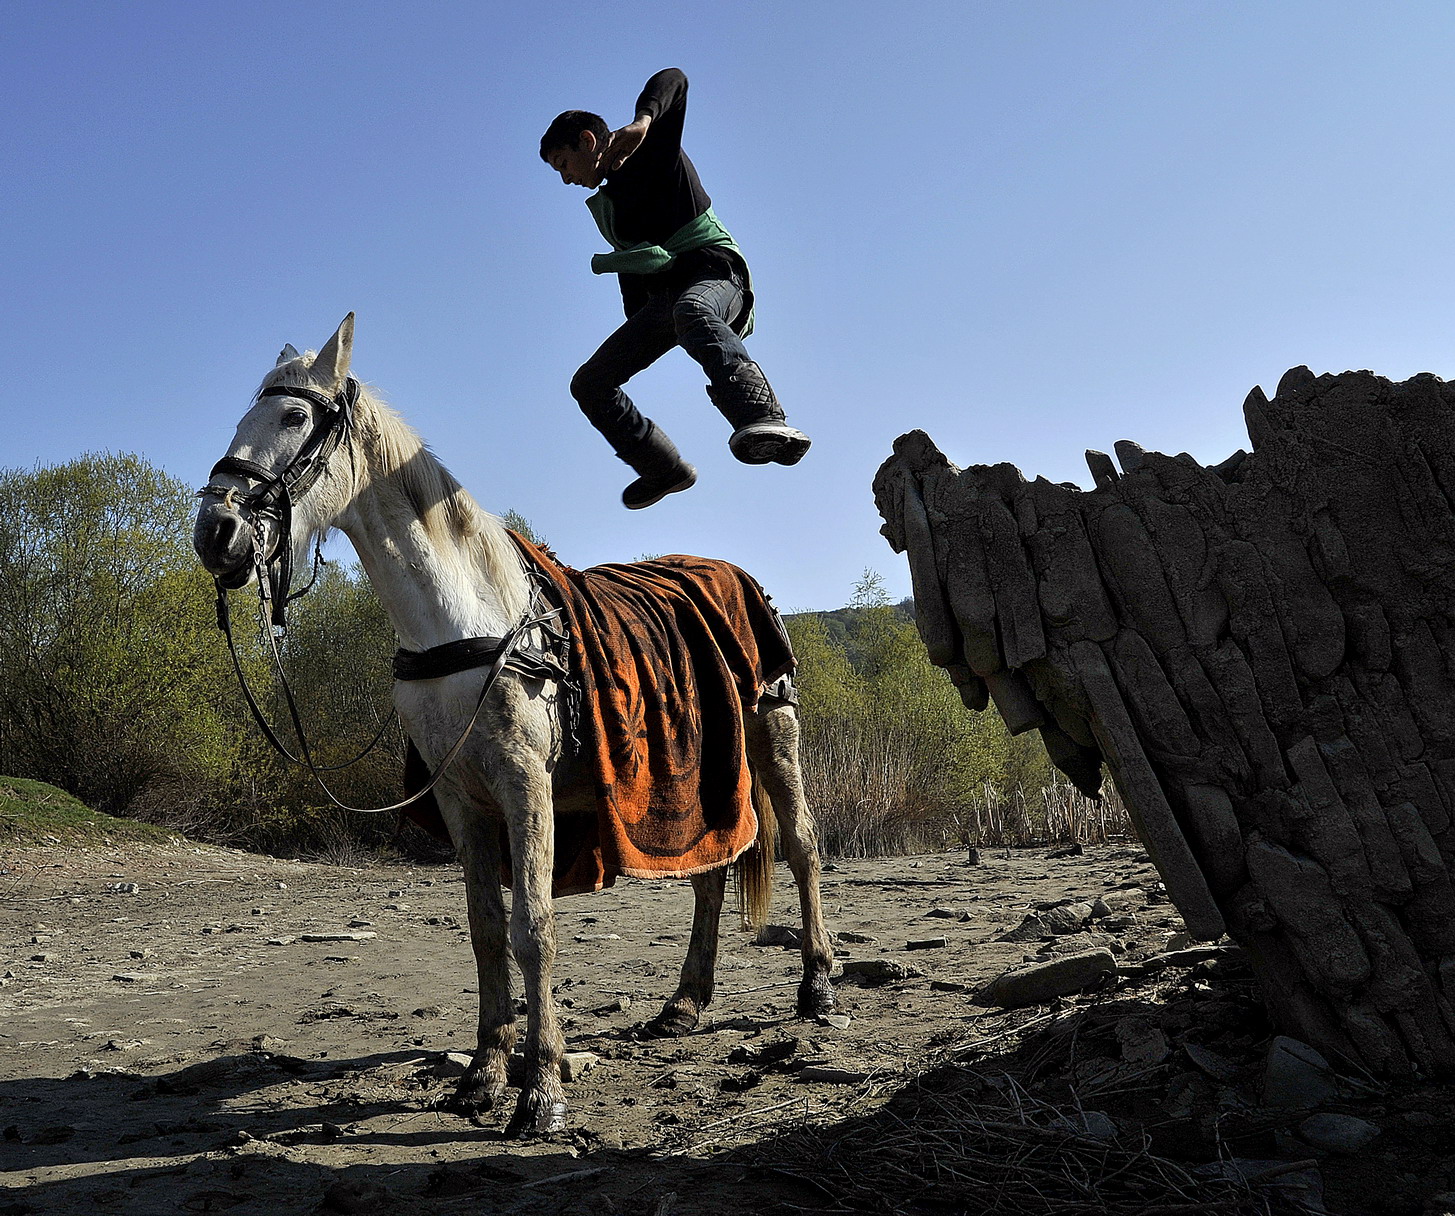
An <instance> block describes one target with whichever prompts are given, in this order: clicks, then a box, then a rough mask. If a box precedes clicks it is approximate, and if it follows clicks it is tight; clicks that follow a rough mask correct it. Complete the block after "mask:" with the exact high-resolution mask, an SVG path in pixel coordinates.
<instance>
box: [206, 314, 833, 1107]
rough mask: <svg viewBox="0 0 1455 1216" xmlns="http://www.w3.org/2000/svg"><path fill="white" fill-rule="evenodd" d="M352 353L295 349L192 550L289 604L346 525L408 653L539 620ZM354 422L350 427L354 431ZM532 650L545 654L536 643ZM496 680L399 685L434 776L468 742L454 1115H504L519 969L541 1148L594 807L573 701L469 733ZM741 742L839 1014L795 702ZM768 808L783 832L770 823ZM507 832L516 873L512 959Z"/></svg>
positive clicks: (696, 986)
mask: <svg viewBox="0 0 1455 1216" xmlns="http://www.w3.org/2000/svg"><path fill="white" fill-rule="evenodd" d="M352 347H353V314H352V313H350V314H349V316H348V317H346V318H345V319H344V321H343V324H342V325H340V326H339V328H338V331H337V332H336V333H335V334H334V335H333V337H331V338H330V339H329V340H328V341H327V342H326V343H325V344H324V346H323V349H322V350H320V351H319V352H318V353H317V354H313V353H311V352H305V353H304V354H301V355H300V354H298V352H297V351H295V350H294V349H293V348H292V347H291V346H288V347H285V348H284V350H283V353H282V354H281V355H280V356H279V358H278V362H277V365H276V366H275V367H274V368H273V370H272V371H271V372H270V373H269V374H268V375H267V377H266V378H265V379H264V381H263V384H262V387H261V388H260V389H259V394H258V398H257V400H256V403H255V404H254V405H253V406H252V408H251V409H249V410H248V412H247V413H246V414H245V415H244V416H243V418H242V421H241V422H240V423H239V424H238V428H237V434H236V437H235V438H234V439H233V442H232V446H231V447H230V448H229V449H228V453H227V456H225V457H224V458H223V460H221V461H219V462H218V466H217V468H216V469H215V470H214V472H213V475H212V478H211V481H210V483H209V485H208V487H207V489H206V490H204V491H202V496H203V503H202V506H201V507H200V509H199V510H198V513H197V520H196V527H195V530H194V536H193V543H194V546H195V548H196V550H197V554H198V556H199V557H200V558H201V560H202V564H203V565H204V566H205V567H206V568H207V570H208V571H209V572H210V573H211V574H212V575H213V576H214V577H215V578H216V579H217V580H218V582H219V585H220V586H222V587H227V588H236V587H241V586H244V585H246V584H247V583H249V582H250V581H252V579H253V578H254V577H255V571H256V569H257V568H258V563H259V562H261V563H262V564H263V565H266V564H267V563H268V562H270V561H276V560H278V559H281V558H287V559H288V560H287V562H286V563H285V564H284V566H283V569H284V570H285V574H284V575H283V582H284V588H283V590H284V591H285V592H286V581H287V574H286V571H287V570H289V569H291V566H292V564H293V563H294V562H302V561H303V560H304V558H306V556H307V554H308V551H309V547H310V545H311V544H312V543H313V540H314V538H315V537H317V536H320V535H322V534H323V533H324V532H326V531H327V530H328V529H330V528H333V527H337V528H339V529H340V530H342V531H343V532H344V533H345V534H346V535H347V536H348V538H349V539H350V540H351V541H352V542H353V545H354V548H355V550H356V551H357V552H358V555H359V559H360V561H361V562H362V564H363V567H364V569H365V571H366V572H367V574H368V576H369V579H370V581H371V582H372V583H373V586H374V590H375V591H376V592H377V594H378V596H379V598H380V600H381V601H382V603H383V605H384V607H385V609H386V610H387V612H388V614H389V618H390V620H391V621H392V622H393V625H394V628H395V630H396V632H397V633H398V635H399V639H400V642H401V644H402V646H404V647H405V648H407V649H410V650H414V651H423V650H427V649H429V648H431V647H435V646H439V645H441V644H444V643H448V642H454V641H457V640H459V639H462V638H479V637H501V636H504V635H506V634H507V633H508V632H509V631H510V630H511V628H512V627H513V626H516V625H518V624H520V623H521V622H523V621H525V620H528V619H529V617H528V614H529V612H530V610H531V603H532V589H531V583H530V579H529V577H528V575H527V573H526V570H525V568H524V564H523V559H522V557H521V555H520V553H519V551H518V550H517V549H516V547H515V546H514V544H513V543H512V541H511V540H510V537H509V536H508V534H507V533H506V531H505V529H504V527H503V526H502V525H501V523H500V521H499V520H498V519H496V518H495V516H493V515H490V514H489V513H487V512H486V511H484V510H482V509H481V508H480V507H479V506H478V505H477V504H476V503H475V501H474V499H472V498H471V497H470V495H469V494H468V493H466V492H465V490H464V489H462V488H461V486H460V485H459V483H458V482H457V481H456V480H455V479H454V478H453V477H452V476H451V475H450V473H449V472H448V471H447V470H446V469H445V468H444V467H443V466H442V465H441V464H440V463H439V461H438V460H436V459H435V457H434V456H433V455H432V454H431V453H430V452H429V451H428V449H427V448H426V447H425V446H424V444H423V443H422V442H421V441H420V438H419V436H418V435H417V434H415V433H414V431H413V430H411V429H410V428H409V427H408V426H407V425H406V424H405V423H404V422H403V421H402V420H401V419H400V418H399V416H398V415H397V414H396V413H395V412H394V411H393V410H392V409H390V408H389V407H388V406H386V405H384V404H383V403H382V402H381V401H379V400H378V399H377V398H376V397H375V396H374V395H373V394H372V393H371V392H370V391H369V390H368V389H360V388H359V386H358V384H357V382H356V381H354V380H353V379H352V378H351V377H350V376H349V363H350V355H351V351H352ZM345 416H350V417H349V421H348V424H347V425H340V420H341V418H342V417H345ZM280 486H281V487H284V488H285V489H286V491H289V492H282V491H280V489H279V487H280ZM285 500H291V501H288V502H285ZM280 503H284V505H282V506H281V508H280ZM290 525H291V526H290ZM290 533H291V535H290ZM290 548H291V552H289V553H285V552H283V550H285V549H290ZM526 637H527V639H528V640H529V639H531V638H535V639H536V640H538V641H539V643H540V644H541V645H542V646H544V645H545V644H546V642H545V639H544V638H541V637H540V636H539V633H538V632H537V630H536V629H534V628H533V629H531V630H528V631H526ZM341 658H343V656H341ZM484 680H485V673H484V671H483V670H482V669H480V668H476V669H473V670H468V671H462V672H458V673H457V674H453V675H449V676H445V677H443V678H438V679H425V680H420V681H411V682H407V683H406V682H397V683H396V684H395V694H394V699H395V704H396V706H397V707H398V710H399V714H400V717H401V719H402V721H403V724H404V726H405V729H406V730H407V731H408V733H409V735H410V737H411V738H412V739H413V740H414V742H415V744H416V746H417V747H418V748H419V750H420V752H421V753H422V755H423V758H424V760H425V762H426V763H427V764H429V765H430V767H431V769H435V768H436V767H437V766H438V765H439V764H440V762H441V760H442V759H444V758H445V757H446V755H447V754H448V753H449V752H450V751H451V749H452V747H453V746H454V745H455V743H456V741H457V740H458V739H459V738H460V737H461V736H462V734H465V735H466V738H465V741H464V744H463V746H462V747H461V748H460V749H459V751H458V754H457V755H456V756H455V758H454V760H453V762H452V763H450V764H449V765H448V767H447V768H446V769H445V771H444V773H443V775H442V776H441V778H440V780H439V783H438V785H437V786H436V787H435V794H436V797H437V799H438V802H439V805H440V809H441V812H442V814H443V817H444V819H445V822H446V825H447V826H448V829H449V833H450V837H451V839H452V840H453V842H454V845H455V849H456V851H457V853H458V855H459V858H460V861H461V863H462V865H463V867H464V875H465V889H466V898H467V903H468V909H469V919H470V937H471V942H472V945H473V947H474V952H475V959H476V964H477V967H478V969H479V978H480V1019H479V1037H478V1042H477V1047H476V1051H475V1055H474V1059H473V1062H472V1064H471V1067H470V1069H469V1070H468V1072H467V1073H466V1074H465V1076H464V1077H463V1078H462V1079H461V1081H460V1084H459V1086H458V1088H457V1089H456V1090H455V1092H454V1094H453V1096H452V1098H451V1099H450V1103H449V1106H450V1108H451V1109H453V1110H455V1111H457V1112H459V1113H461V1114H464V1115H467V1116H470V1117H474V1118H477V1119H478V1118H479V1116H480V1115H481V1114H482V1113H483V1112H485V1111H489V1110H492V1109H495V1108H497V1107H498V1106H499V1105H500V1103H501V1101H502V1099H503V1097H504V1093H505V1089H506V1063H507V1060H508V1059H509V1056H510V1054H511V1049H512V1047H513V1046H514V1043H515V1039H516V1029H515V1012H514V1008H513V1005H512V1001H511V997H510V984H509V977H508V972H507V953H508V952H510V953H513V955H514V957H515V960H516V962H517V964H518V965H519V967H520V970H521V973H522V975H523V977H524V980H525V994H526V1007H527V1023H526V1034H525V1044H524V1055H525V1066H526V1067H525V1080H524V1084H523V1086H522V1089H521V1093H520V1096H519V1100H518V1102H517V1104H516V1109H515V1112H514V1115H513V1117H512V1119H511V1120H510V1125H509V1131H510V1133H511V1134H519V1135H523V1136H526V1135H532V1134H535V1135H542V1134H549V1133H552V1132H555V1131H559V1130H560V1129H561V1128H563V1127H564V1125H565V1111H566V1103H565V1097H564V1093H563V1091H562V1088H561V1074H560V1067H561V1055H562V1051H563V1039H562V1034H561V1029H560V1026H559V1023H558V1022H557V1018H556V1010H555V1005H554V1002H553V1000H552V997H551V966H552V962H553V960H554V958H555V954H556V930H555V919H554V915H553V910H552V904H551V899H552V895H551V872H552V861H553V848H554V834H553V825H554V817H555V816H557V815H561V814H570V813H581V812H589V811H591V810H592V809H593V806H594V802H593V797H594V796H593V791H592V788H591V786H590V783H589V780H587V779H585V774H584V772H583V766H582V765H579V764H576V763H573V760H574V757H573V755H572V754H571V753H572V750H573V747H572V743H571V741H570V732H569V731H568V730H566V729H564V726H563V712H564V702H565V700H566V698H565V697H564V696H558V686H557V684H556V683H555V682H554V681H553V680H551V679H549V678H532V677H530V676H526V675H523V674H520V673H518V672H516V671H514V670H511V669H507V670H506V671H505V672H504V673H503V675H502V676H501V677H500V678H499V679H498V681H497V682H496V683H495V684H494V685H493V687H492V688H491V689H490V691H489V693H488V694H487V695H486V697H485V700H484V701H483V703H481V704H480V706H479V717H478V720H477V722H476V725H475V726H474V728H473V730H469V729H468V728H467V725H466V724H467V723H468V722H469V721H470V719H471V715H472V714H474V713H475V711H476V705H477V700H478V698H479V696H480V690H481V688H482V687H483V684H484ZM744 727H745V733H746V741H747V748H746V750H747V755H748V760H749V763H750V766H751V768H752V770H753V777H754V790H755V795H757V797H756V798H755V801H756V802H758V804H759V810H760V814H759V816H758V818H759V837H758V840H759V845H758V848H757V849H755V850H754V851H756V852H759V853H760V854H761V853H762V852H763V847H762V846H763V845H764V843H765V839H766V842H767V852H766V857H767V865H766V867H764V868H763V869H764V871H765V872H766V873H769V874H771V866H772V847H773V846H772V834H771V824H772V822H773V819H774V818H775V817H776V819H777V823H778V828H779V831H780V833H781V836H782V840H783V844H784V852H785V853H786V855H787V860H788V864H789V867H790V868H791V870H792V872H793V876H794V879H795V881H796V883H797V885H798V892H799V900H800V904H801V908H802V913H803V939H802V947H803V968H804V970H803V980H802V982H801V984H800V986H799V991H798V1008H799V1012H800V1014H802V1015H804V1016H810V1015H814V1014H820V1013H825V1012H828V1011H829V1010H830V1009H832V1008H833V1003H834V998H833V989H832V987H831V986H830V984H829V981H828V975H829V969H830V966H831V964H832V949H831V947H830V944H829V938H828V935H827V933H826V931H825V929H824V925H823V916H822V911H821V907H820V901H819V859H818V848H817V837H816V834H815V829H814V824H813V820H812V818H811V816H810V814H809V810H808V806H807V804H806V802H805V800H804V795H803V786H802V782H801V780H800V776H799V768H798V720H797V714H796V711H795V709H794V707H793V705H791V704H790V703H788V702H786V701H783V700H781V699H778V698H774V697H770V696H764V697H763V699H762V701H761V702H760V705H759V708H758V710H757V712H756V714H750V715H746V720H745V722H744ZM764 795H766V800H767V801H769V802H771V808H772V814H767V813H763V809H764V808H762V806H761V802H762V801H763V800H764ZM502 822H503V823H504V826H505V830H506V833H507V839H508V841H509V853H510V866H511V884H510V885H511V891H512V899H511V908H510V913H509V918H508V921H509V924H508V937H509V945H508V946H507V915H506V909H505V903H504V899H503V896H502V891H501V883H500V875H501V868H500V866H501V848H500V825H501V823H502ZM745 860H746V859H745ZM726 872H727V871H726V868H725V867H724V868H722V869H718V870H713V871H709V872H707V873H705V874H700V875H695V876H694V877H693V878H692V885H693V892H694V895H695V897H696V902H695V911H694V914H693V920H692V934H691V939H690V942H689V945H688V949H687V959H686V962H685V963H684V965H683V969H682V975H681V980H680V982H679V985H678V988H677V991H676V993H675V995H673V997H672V998H671V1000H669V1001H668V1002H667V1004H666V1005H665V1007H664V1008H663V1010H662V1012H661V1013H660V1014H659V1015H658V1016H657V1017H656V1018H655V1019H654V1020H653V1021H652V1022H651V1023H649V1029H650V1030H651V1031H652V1032H654V1033H657V1034H663V1035H676V1034H685V1033H687V1032H688V1031H690V1030H692V1029H693V1028H694V1027H695V1026H696V1025H697V1022H698V1019H699V1016H700V1014H701V1012H702V1010H703V1009H704V1008H705V1007H706V1006H707V1004H708V1003H709V1001H710V1000H711V999H712V994H713V970H714V966H715V963H716V956H717V934H718V920H719V914H720V912H721V909H722V903H723V892H724V886H725V881H726ZM740 881H745V883H746V884H748V885H751V881H752V874H751V872H749V871H748V870H743V871H741V873H740ZM766 894H767V891H766V884H762V885H760V886H758V887H756V888H755V889H752V890H750V891H748V894H747V899H748V900H749V901H750V902H751V903H753V904H756V906H757V909H758V911H759V913H760V914H761V911H762V910H765V905H766Z"/></svg>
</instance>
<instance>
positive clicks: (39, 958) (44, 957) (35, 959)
mask: <svg viewBox="0 0 1455 1216" xmlns="http://www.w3.org/2000/svg"><path fill="white" fill-rule="evenodd" d="M60 957H61V956H60V955H59V954H32V955H31V956H30V961H31V962H32V963H54V962H56V961H58V960H59V959H60Z"/></svg>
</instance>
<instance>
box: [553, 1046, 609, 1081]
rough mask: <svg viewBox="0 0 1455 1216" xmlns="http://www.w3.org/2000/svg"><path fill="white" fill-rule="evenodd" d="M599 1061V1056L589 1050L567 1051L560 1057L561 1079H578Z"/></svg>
mask: <svg viewBox="0 0 1455 1216" xmlns="http://www.w3.org/2000/svg"><path fill="white" fill-rule="evenodd" d="M600 1063H601V1057H600V1056H599V1055H597V1054H596V1053H595V1052H590V1051H568V1052H567V1053H566V1054H565V1055H563V1056H562V1057H561V1080H563V1081H565V1082H567V1083H570V1082H572V1081H579V1080H580V1079H581V1078H582V1077H584V1076H585V1075H586V1074H587V1073H588V1072H590V1071H591V1070H592V1069H593V1068H595V1067H596V1066H597V1065H598V1064H600Z"/></svg>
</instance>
